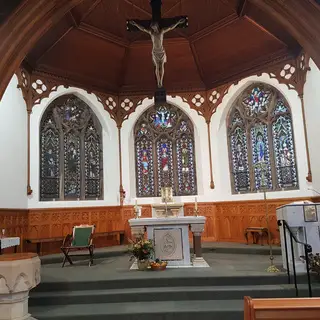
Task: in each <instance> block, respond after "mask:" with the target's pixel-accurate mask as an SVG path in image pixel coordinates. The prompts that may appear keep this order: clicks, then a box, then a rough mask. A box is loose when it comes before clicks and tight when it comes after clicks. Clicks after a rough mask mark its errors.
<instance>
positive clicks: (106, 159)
mask: <svg viewBox="0 0 320 320" xmlns="http://www.w3.org/2000/svg"><path fill="white" fill-rule="evenodd" d="M64 94H74V95H76V96H78V97H79V98H80V99H82V100H83V101H84V102H86V103H87V104H88V105H89V107H91V109H92V110H93V111H94V113H95V114H96V116H97V117H98V119H99V121H100V123H101V126H102V144H103V179H104V189H103V191H104V199H103V200H82V201H81V200H79V201H39V196H40V193H39V192H40V189H39V177H40V172H39V169H40V164H39V147H40V146H39V138H40V137H39V134H40V132H39V128H40V122H41V117H42V115H43V113H44V111H45V109H46V108H47V107H48V105H49V104H50V103H51V102H52V101H53V100H54V99H56V98H57V97H59V96H61V95H64ZM30 120H31V122H30V127H31V131H30V137H31V139H30V154H31V166H30V176H31V180H30V184H31V188H32V189H33V194H32V195H31V196H29V197H28V198H29V199H28V207H29V208H51V207H80V206H81V207H88V206H109V205H118V203H119V192H118V190H119V158H118V131H117V127H116V124H115V122H114V121H113V120H112V119H111V118H110V115H109V113H108V112H107V111H105V110H104V108H103V106H102V104H101V103H100V102H98V100H97V98H96V96H95V95H94V94H88V93H87V92H86V91H85V90H82V89H78V88H73V87H71V88H68V89H66V88H64V87H63V86H60V87H58V89H57V91H55V92H51V93H50V95H49V97H48V98H45V99H43V100H42V101H41V103H40V104H39V105H36V106H34V107H33V110H32V114H31V119H30Z"/></svg>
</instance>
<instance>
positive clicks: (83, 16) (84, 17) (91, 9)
mask: <svg viewBox="0 0 320 320" xmlns="http://www.w3.org/2000/svg"><path fill="white" fill-rule="evenodd" d="M100 3H101V0H95V1H94V2H93V3H92V4H91V6H90V7H89V9H88V11H87V12H85V13H84V14H83V15H82V16H81V18H80V21H79V24H81V22H82V21H84V20H85V19H86V18H87V17H88V16H89V15H90V13H91V12H92V11H93V10H94V9H95V8H96V7H97V6H98V4H100Z"/></svg>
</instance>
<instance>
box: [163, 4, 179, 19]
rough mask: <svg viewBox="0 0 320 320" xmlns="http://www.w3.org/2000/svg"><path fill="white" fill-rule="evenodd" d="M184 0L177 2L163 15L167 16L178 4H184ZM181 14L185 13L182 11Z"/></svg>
mask: <svg viewBox="0 0 320 320" xmlns="http://www.w3.org/2000/svg"><path fill="white" fill-rule="evenodd" d="M182 2H183V0H181V1H178V2H176V3H175V4H174V5H173V6H172V7H171V8H169V9H168V10H166V11H165V12H163V14H162V16H163V17H164V18H166V17H167V15H168V14H169V13H170V12H171V11H172V10H173V9H175V8H176V7H177V6H178V5H182ZM181 15H184V13H181Z"/></svg>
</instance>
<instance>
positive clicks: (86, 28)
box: [78, 22, 130, 47]
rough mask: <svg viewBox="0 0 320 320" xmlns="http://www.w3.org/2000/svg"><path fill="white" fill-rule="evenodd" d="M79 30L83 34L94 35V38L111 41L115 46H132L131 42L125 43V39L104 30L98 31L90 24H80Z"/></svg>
mask: <svg viewBox="0 0 320 320" xmlns="http://www.w3.org/2000/svg"><path fill="white" fill-rule="evenodd" d="M78 29H79V30H81V31H83V32H86V33H89V34H92V35H94V36H96V37H98V38H101V39H104V40H107V41H110V42H112V43H114V44H117V45H119V46H121V47H128V46H129V44H130V42H129V41H125V40H124V39H123V38H120V37H117V36H116V35H114V34H111V33H109V32H106V31H104V30H101V29H98V28H96V27H93V26H91V25H90V24H87V23H84V22H81V23H80V25H79V27H78Z"/></svg>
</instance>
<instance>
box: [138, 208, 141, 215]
mask: <svg viewBox="0 0 320 320" xmlns="http://www.w3.org/2000/svg"><path fill="white" fill-rule="evenodd" d="M138 217H141V207H140V208H139V209H138Z"/></svg>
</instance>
